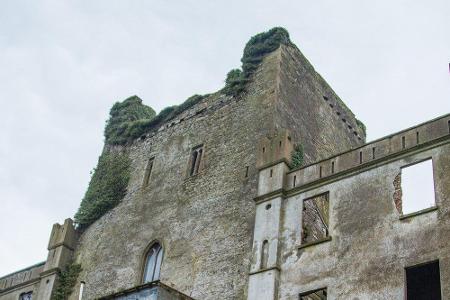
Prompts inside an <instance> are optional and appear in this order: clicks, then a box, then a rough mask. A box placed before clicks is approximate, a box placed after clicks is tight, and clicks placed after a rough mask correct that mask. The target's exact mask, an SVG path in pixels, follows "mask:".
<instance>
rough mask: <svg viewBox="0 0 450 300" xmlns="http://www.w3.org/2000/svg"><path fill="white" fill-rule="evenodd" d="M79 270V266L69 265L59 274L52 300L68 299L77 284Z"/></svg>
mask: <svg viewBox="0 0 450 300" xmlns="http://www.w3.org/2000/svg"><path fill="white" fill-rule="evenodd" d="M81 270H82V269H81V265H79V264H70V265H69V266H68V267H67V268H66V270H64V271H63V272H60V274H59V283H58V286H57V287H56V290H55V292H54V293H53V295H52V300H66V299H68V298H69V296H70V294H72V291H73V288H74V287H75V284H76V283H77V278H78V275H79V274H80V272H81Z"/></svg>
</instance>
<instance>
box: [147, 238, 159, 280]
mask: <svg viewBox="0 0 450 300" xmlns="http://www.w3.org/2000/svg"><path fill="white" fill-rule="evenodd" d="M162 257H163V248H162V247H161V245H160V244H159V243H154V244H153V245H152V247H151V248H150V249H149V250H148V252H147V255H146V258H145V269H144V279H143V283H146V282H151V281H155V280H159V272H160V270H161V262H162Z"/></svg>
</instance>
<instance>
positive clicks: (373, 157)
mask: <svg viewBox="0 0 450 300" xmlns="http://www.w3.org/2000/svg"><path fill="white" fill-rule="evenodd" d="M372 159H375V147H372Z"/></svg>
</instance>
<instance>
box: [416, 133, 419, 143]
mask: <svg viewBox="0 0 450 300" xmlns="http://www.w3.org/2000/svg"><path fill="white" fill-rule="evenodd" d="M416 143H417V144H419V132H418V131H417V132H416Z"/></svg>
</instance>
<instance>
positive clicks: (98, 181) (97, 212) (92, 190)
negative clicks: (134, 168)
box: [75, 152, 131, 229]
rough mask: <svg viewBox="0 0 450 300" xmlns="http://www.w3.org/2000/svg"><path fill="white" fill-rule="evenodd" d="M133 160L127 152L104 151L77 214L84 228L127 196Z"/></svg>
mask: <svg viewBox="0 0 450 300" xmlns="http://www.w3.org/2000/svg"><path fill="white" fill-rule="evenodd" d="M130 168H131V160H130V158H129V157H128V154H126V153H119V152H104V153H103V154H102V155H100V157H99V159H98V164H97V167H96V168H95V169H94V171H93V173H92V177H91V181H90V182H89V186H88V189H87V191H86V194H85V195H84V198H83V200H81V204H80V207H79V208H78V211H77V213H76V214H75V222H76V223H77V224H78V226H79V228H81V229H83V228H85V227H87V226H89V225H90V224H92V223H93V222H94V221H95V220H97V219H98V218H100V217H101V216H103V215H104V214H105V213H106V212H107V211H108V210H110V209H111V208H113V207H115V206H116V205H117V204H118V203H119V202H120V201H121V200H122V199H123V197H125V194H126V192H127V186H128V181H129V179H130Z"/></svg>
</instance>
